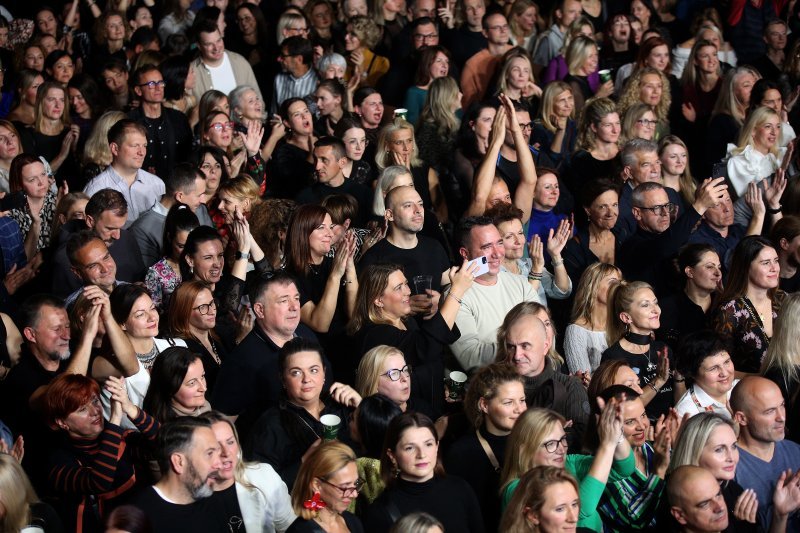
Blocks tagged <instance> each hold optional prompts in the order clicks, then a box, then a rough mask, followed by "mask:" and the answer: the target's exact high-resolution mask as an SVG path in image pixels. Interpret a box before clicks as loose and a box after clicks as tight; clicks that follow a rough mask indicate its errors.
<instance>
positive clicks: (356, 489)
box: [317, 477, 365, 498]
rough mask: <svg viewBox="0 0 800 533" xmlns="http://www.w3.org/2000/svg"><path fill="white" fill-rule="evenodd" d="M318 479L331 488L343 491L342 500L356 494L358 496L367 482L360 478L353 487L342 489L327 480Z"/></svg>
mask: <svg viewBox="0 0 800 533" xmlns="http://www.w3.org/2000/svg"><path fill="white" fill-rule="evenodd" d="M317 479H319V480H320V481H322V482H323V483H325V484H326V485H329V486H331V487H333V488H335V489H339V490H340V491H342V498H347V497H349V496H355V495H356V494H358V492H359V491H360V490H361V487H363V486H364V483H365V481H364V480H363V479H361V478H358V479H357V480H356V482H355V484H354V485H353V486H352V487H340V486H339V485H334V484H333V483H331V482H330V481H328V480H327V479H322V478H321V477H318V478H317Z"/></svg>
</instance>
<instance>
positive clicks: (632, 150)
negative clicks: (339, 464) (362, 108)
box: [231, 104, 658, 168]
mask: <svg viewBox="0 0 800 533" xmlns="http://www.w3.org/2000/svg"><path fill="white" fill-rule="evenodd" d="M231 108H233V104H231ZM641 152H644V153H658V143H657V142H655V141H648V140H647V139H639V138H636V139H631V140H630V141H628V142H626V143H625V145H624V146H623V147H622V153H621V154H620V160H621V161H622V167H623V168H624V167H632V166H635V165H637V164H639V153H641Z"/></svg>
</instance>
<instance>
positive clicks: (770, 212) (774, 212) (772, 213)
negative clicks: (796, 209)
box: [767, 205, 783, 215]
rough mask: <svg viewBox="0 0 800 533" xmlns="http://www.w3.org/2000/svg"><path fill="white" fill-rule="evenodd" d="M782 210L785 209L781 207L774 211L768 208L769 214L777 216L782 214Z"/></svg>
mask: <svg viewBox="0 0 800 533" xmlns="http://www.w3.org/2000/svg"><path fill="white" fill-rule="evenodd" d="M781 209H783V206H782V205H779V206H778V207H776V208H775V209H772V208H771V207H768V208H767V213H769V214H770V215H777V214H778V213H780V212H781Z"/></svg>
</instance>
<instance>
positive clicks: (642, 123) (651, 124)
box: [636, 118, 658, 128]
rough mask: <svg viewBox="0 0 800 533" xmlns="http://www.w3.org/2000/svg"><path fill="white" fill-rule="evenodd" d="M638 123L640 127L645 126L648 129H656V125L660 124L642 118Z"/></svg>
mask: <svg viewBox="0 0 800 533" xmlns="http://www.w3.org/2000/svg"><path fill="white" fill-rule="evenodd" d="M636 123H637V124H639V125H640V126H645V127H647V128H655V127H656V124H658V121H657V120H649V119H646V118H640V119H639V120H637V121H636Z"/></svg>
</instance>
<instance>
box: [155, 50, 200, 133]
mask: <svg viewBox="0 0 800 533" xmlns="http://www.w3.org/2000/svg"><path fill="white" fill-rule="evenodd" d="M158 68H159V70H160V71H161V75H162V76H163V77H164V82H165V83H166V85H165V86H164V102H163V105H164V107H168V108H170V109H175V110H177V111H180V112H181V113H183V114H184V115H186V118H188V119H189V126H191V128H192V130H194V128H195V127H196V126H197V123H198V122H199V121H200V115H199V108H198V106H197V98H196V97H195V96H194V94H193V92H192V91H193V90H194V86H195V83H197V79H196V77H195V76H196V73H195V70H194V66H193V65H192V64H191V63H190V62H189V59H187V58H186V57H184V56H180V55H176V56H171V57H168V58H167V59H165V60H164V61H162V62H161V64H160V65H159V66H158Z"/></svg>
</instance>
